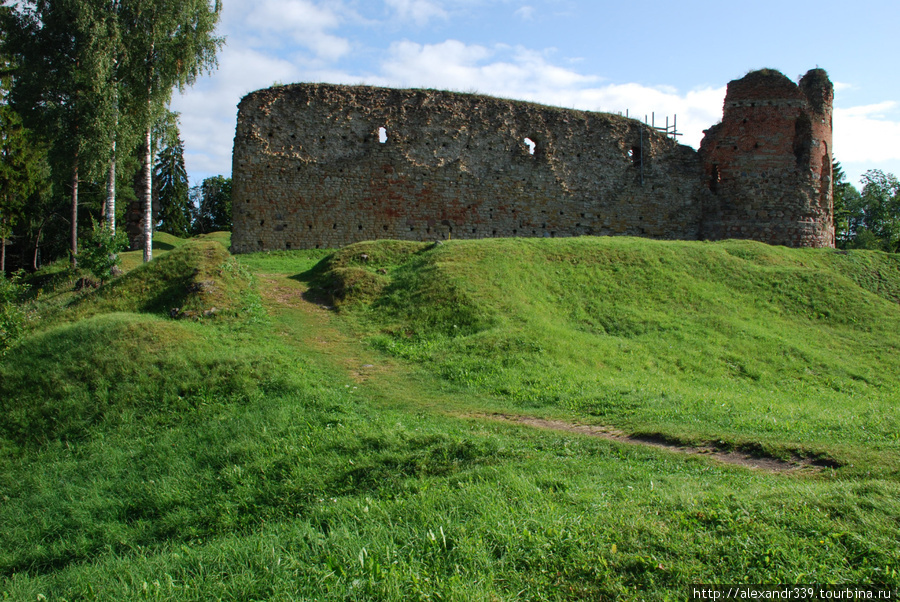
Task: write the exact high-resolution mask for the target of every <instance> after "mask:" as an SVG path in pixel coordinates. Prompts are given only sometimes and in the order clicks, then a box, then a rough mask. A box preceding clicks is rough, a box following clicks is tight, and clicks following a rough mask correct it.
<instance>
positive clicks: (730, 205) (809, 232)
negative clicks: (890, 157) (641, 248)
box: [700, 69, 834, 247]
mask: <svg viewBox="0 0 900 602" xmlns="http://www.w3.org/2000/svg"><path fill="white" fill-rule="evenodd" d="M833 99H834V88H833V86H832V84H831V81H829V79H828V75H827V74H826V73H825V71H824V70H822V69H812V70H810V71H809V72H808V73H807V74H806V75H804V76H803V78H801V80H800V83H799V85H797V84H795V83H794V82H792V81H791V80H789V79H788V78H787V77H785V76H784V75H783V74H781V73H780V72H778V71H775V70H772V69H763V70H760V71H753V72H751V73H749V74H747V75H746V76H744V77H743V78H741V79H739V80H735V81H732V82H730V83H729V84H728V91H727V93H726V96H725V107H724V114H723V117H722V122H721V123H719V124H717V125H715V126H713V127H712V128H710V129H709V130H707V131H706V132H705V134H706V135H705V137H704V139H703V142H702V143H701V146H700V155H701V158H702V161H703V167H704V171H705V176H706V179H707V187H708V188H709V191H710V192H711V193H712V194H710V195H709V196H708V197H707V198H706V200H705V205H704V211H703V224H702V225H701V237H702V238H706V239H711V240H719V239H724V238H751V239H754V240H759V241H762V242H767V243H770V244H778V245H787V246H791V247H833V246H834V221H833V207H832V182H831V162H832V158H831V130H832V101H833Z"/></svg>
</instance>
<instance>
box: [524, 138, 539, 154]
mask: <svg viewBox="0 0 900 602" xmlns="http://www.w3.org/2000/svg"><path fill="white" fill-rule="evenodd" d="M522 142H524V143H525V146H527V147H528V154H529V155H533V154H534V151H535V150H537V142H535V141H534V140H532V139H531V138H525V140H523V141H522Z"/></svg>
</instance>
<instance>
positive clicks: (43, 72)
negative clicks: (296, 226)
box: [0, 0, 222, 267]
mask: <svg viewBox="0 0 900 602" xmlns="http://www.w3.org/2000/svg"><path fill="white" fill-rule="evenodd" d="M220 11H221V4H220V2H218V1H216V0H19V1H18V2H15V3H4V4H3V6H0V60H2V73H3V75H4V77H6V76H9V78H8V82H7V83H8V84H9V85H8V86H7V87H6V88H5V89H7V90H10V93H9V95H8V96H7V95H6V94H5V93H4V95H3V98H2V100H0V105H2V106H3V107H6V106H7V105H8V106H9V107H10V108H11V110H14V112H17V114H19V115H21V121H22V125H23V126H24V128H23V130H22V131H25V130H26V129H30V130H31V131H32V141H33V142H35V144H32V145H30V148H33V149H38V148H40V147H41V144H43V145H44V146H45V147H46V148H47V153H46V155H47V157H48V159H47V160H46V161H45V162H44V163H45V165H49V166H50V168H46V167H45V168H44V169H43V172H44V173H43V175H42V174H41V173H40V172H41V170H40V169H37V168H35V169H16V170H14V171H15V173H16V174H19V175H21V174H22V173H25V172H27V173H28V175H29V177H30V176H31V175H32V174H35V175H37V176H38V179H41V178H43V180H44V181H45V183H46V182H47V181H51V182H52V186H49V185H44V186H42V187H40V190H41V195H40V198H31V197H35V195H36V194H37V193H36V192H32V194H31V197H29V198H28V200H27V202H25V201H23V199H24V198H25V196H27V195H25V196H23V194H16V195H15V196H14V197H12V196H9V197H7V198H6V199H5V200H3V201H0V202H2V203H4V204H3V206H2V207H0V211H5V215H6V216H7V219H6V220H2V218H0V221H2V222H3V223H5V224H6V230H7V231H8V230H10V228H11V227H14V229H15V232H16V234H17V243H16V244H17V245H18V248H17V252H18V261H19V264H20V265H26V258H25V255H26V253H25V250H26V247H27V248H30V249H32V250H33V265H34V266H35V267H36V266H37V265H38V263H39V257H40V252H39V251H40V249H41V248H42V246H43V248H44V249H45V250H46V251H47V252H48V253H49V255H50V256H51V258H52V257H55V256H58V254H59V253H60V251H62V252H63V253H64V252H65V246H62V247H61V246H60V244H59V243H62V244H63V245H65V244H66V243H65V231H64V228H63V227H64V226H68V229H69V232H68V237H69V242H70V244H69V249H70V253H71V255H72V256H73V257H74V256H75V255H76V254H77V252H78V233H77V229H78V226H79V224H81V225H87V224H89V223H90V222H89V221H88V220H90V219H92V218H94V217H99V216H101V215H102V216H104V217H105V218H106V220H107V222H108V223H109V225H110V228H111V229H114V228H115V219H116V213H117V208H116V207H117V205H116V197H117V196H118V197H121V198H119V208H120V209H121V205H122V202H121V201H122V200H123V198H127V197H129V196H133V195H132V193H133V192H134V190H135V189H137V191H138V192H141V187H138V186H135V181H134V179H133V174H134V171H135V169H136V168H137V165H138V164H140V163H143V164H144V165H146V166H147V169H146V170H145V177H144V179H143V182H144V183H145V184H144V186H143V189H144V190H146V191H147V194H146V198H144V199H143V200H145V201H149V200H151V199H152V195H151V192H150V191H151V190H152V171H153V164H154V162H153V156H152V153H153V149H154V148H155V146H156V145H153V144H151V145H149V146H147V149H146V151H145V152H143V153H141V156H140V159H139V160H138V161H135V160H134V155H133V154H132V153H133V152H134V150H135V149H136V148H138V143H137V140H138V138H141V139H143V140H145V141H146V140H147V139H149V138H150V136H149V135H148V134H149V132H150V128H151V126H152V124H153V123H154V122H155V121H156V120H157V119H158V118H159V116H160V115H161V114H163V113H164V111H165V107H166V104H167V103H168V101H169V100H170V98H171V94H172V90H173V88H174V87H176V86H177V87H179V88H182V87H184V86H186V85H189V84H191V83H193V81H194V80H195V79H196V78H197V77H198V76H199V75H200V74H201V73H203V72H204V71H207V70H210V69H212V67H213V66H214V65H215V55H216V52H217V50H218V48H219V47H220V46H221V44H222V39H221V38H219V37H216V36H215V35H214V28H215V25H216V23H217V21H218V17H219V13H220ZM7 57H8V60H7ZM2 119H3V123H6V124H12V123H13V121H12V118H9V119H7V118H6V116H5V115H4V116H2ZM10 127H12V128H16V131H18V125H12V126H10ZM4 128H5V129H7V130H8V129H10V128H9V127H6V126H4ZM38 142H40V143H41V144H38ZM162 146H163V147H167V146H169V145H166V144H163V145H162ZM117 165H118V166H119V168H118V169H117ZM0 169H2V168H0ZM48 169H50V175H51V176H52V178H51V179H50V180H47V178H46V177H45V176H46V172H47V171H48ZM10 173H12V172H10ZM0 177H2V175H0ZM19 183H21V182H19ZM13 185H18V184H17V183H16V182H10V186H13ZM104 189H105V194H104ZM85 193H87V196H85ZM184 197H185V195H184V194H181V195H180V198H182V200H183V199H184ZM79 199H81V200H79ZM101 199H102V200H101ZM14 204H15V207H13V205H14ZM79 205H84V209H85V210H86V211H83V212H82V213H83V214H82V215H79V213H78V209H79ZM67 206H68V209H67V208H66V207H67ZM145 206H152V205H151V204H150V203H146V205H145ZM21 207H24V209H23V210H22V211H19V215H18V217H17V218H16V224H15V225H14V226H13V225H12V217H13V213H14V212H15V211H14V209H18V208H21ZM84 213H86V214H84ZM169 222H170V223H171V222H172V220H171V218H170V219H169ZM2 225H3V224H0V226H2ZM152 225H153V224H152V222H151V223H149V224H148V229H147V232H150V231H151V230H150V227H151V226H152ZM42 240H44V241H46V243H41V241H42ZM29 252H31V251H29ZM28 261H30V260H28Z"/></svg>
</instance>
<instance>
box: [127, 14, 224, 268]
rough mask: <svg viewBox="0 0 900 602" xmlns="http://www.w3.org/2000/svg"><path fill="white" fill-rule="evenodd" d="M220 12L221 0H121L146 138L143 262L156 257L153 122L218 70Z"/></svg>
mask: <svg viewBox="0 0 900 602" xmlns="http://www.w3.org/2000/svg"><path fill="white" fill-rule="evenodd" d="M221 8H222V5H221V2H220V1H219V0H215V1H214V2H213V3H212V4H210V2H209V1H208V0H119V4H118V11H119V27H120V32H121V35H122V43H123V46H124V48H125V52H126V55H127V63H128V64H127V66H124V68H123V69H121V71H120V73H122V75H123V79H125V80H126V81H127V87H128V89H129V90H130V94H131V98H130V102H131V103H132V107H131V108H132V113H133V114H134V115H135V116H136V120H137V123H138V124H139V125H140V129H141V131H143V133H144V134H143V135H144V142H143V166H144V172H143V173H144V187H143V188H144V189H143V190H142V195H143V197H144V198H143V206H144V220H143V224H144V226H143V248H144V261H150V260H151V259H152V258H153V133H152V132H153V123H154V121H155V119H156V118H157V117H158V115H159V114H160V113H161V111H162V110H163V109H164V108H165V106H166V105H167V104H168V102H169V101H170V100H171V97H172V92H173V90H174V89H175V88H176V87H177V88H179V89H184V87H185V86H188V85H190V84H193V83H194V81H196V79H197V77H199V76H200V75H201V74H202V73H204V72H208V71H211V70H212V69H213V68H214V67H215V66H216V52H217V51H218V49H219V48H220V47H221V45H222V44H223V39H222V38H219V37H216V36H215V35H214V32H215V27H216V23H217V22H218V20H219V13H220V12H221Z"/></svg>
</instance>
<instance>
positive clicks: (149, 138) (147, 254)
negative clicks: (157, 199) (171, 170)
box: [144, 124, 153, 261]
mask: <svg viewBox="0 0 900 602" xmlns="http://www.w3.org/2000/svg"><path fill="white" fill-rule="evenodd" d="M145 144H146V145H147V147H146V148H145V149H144V151H145V152H144V261H150V260H152V259H153V133H152V130H151V127H150V125H149V124H148V125H147V133H146V140H145Z"/></svg>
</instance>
